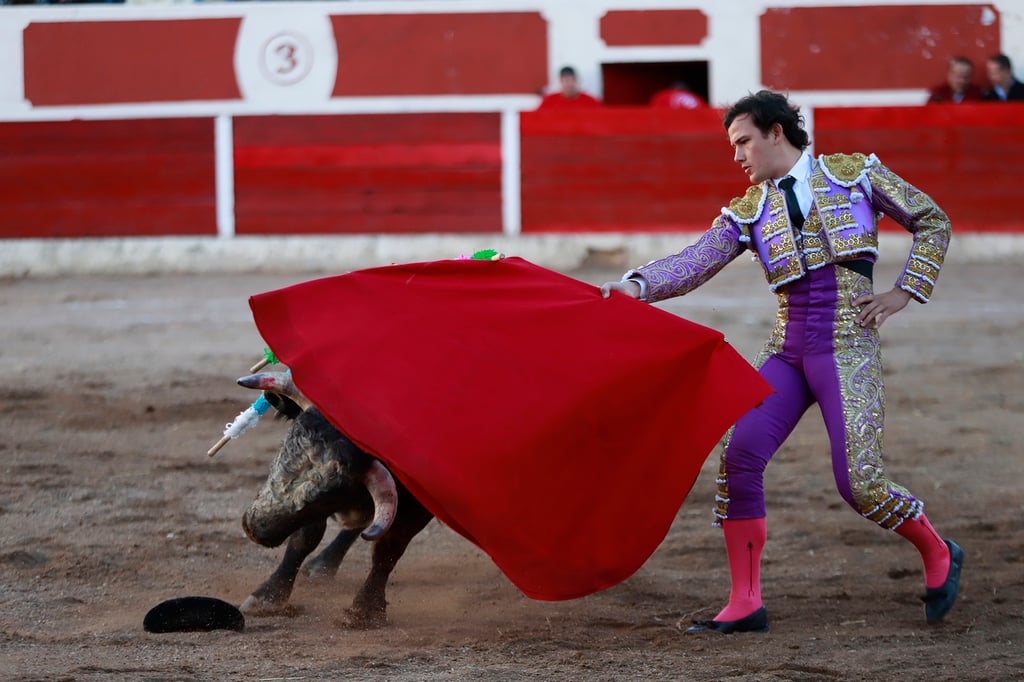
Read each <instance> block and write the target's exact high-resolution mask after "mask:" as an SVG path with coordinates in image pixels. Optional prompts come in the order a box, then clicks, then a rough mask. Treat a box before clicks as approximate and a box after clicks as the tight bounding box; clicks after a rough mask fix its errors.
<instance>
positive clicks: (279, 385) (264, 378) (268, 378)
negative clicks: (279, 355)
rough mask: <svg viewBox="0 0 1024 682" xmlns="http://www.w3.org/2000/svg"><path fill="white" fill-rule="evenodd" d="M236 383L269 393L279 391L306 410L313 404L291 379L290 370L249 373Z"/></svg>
mask: <svg viewBox="0 0 1024 682" xmlns="http://www.w3.org/2000/svg"><path fill="white" fill-rule="evenodd" d="M238 385H239V386H244V387H246V388H255V389H258V390H261V391H270V392H271V393H280V394H281V395H283V396H286V397H288V398H291V399H292V400H294V401H295V404H296V405H298V406H299V407H301V408H302V409H303V410H308V409H309V408H310V407H312V406H313V403H312V402H310V400H309V398H307V397H306V396H304V395H302V391H300V390H299V389H298V387H297V386H296V385H295V383H294V382H293V381H292V374H291V372H263V373H262V374H250V375H249V376H245V377H242V378H241V379H239V380H238Z"/></svg>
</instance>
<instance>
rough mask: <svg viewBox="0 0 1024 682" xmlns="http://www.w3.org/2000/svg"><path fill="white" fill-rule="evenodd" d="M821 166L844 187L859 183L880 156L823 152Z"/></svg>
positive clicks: (820, 159) (834, 180)
mask: <svg viewBox="0 0 1024 682" xmlns="http://www.w3.org/2000/svg"><path fill="white" fill-rule="evenodd" d="M818 161H820V162H821V168H822V170H823V171H824V172H825V175H827V176H828V177H829V178H831V179H832V181H833V182H835V183H836V184H839V185H842V186H843V187H853V186H854V185H857V184H859V183H860V182H861V181H862V180H863V179H864V177H865V176H866V175H867V174H868V169H869V168H871V166H873V165H875V164H876V163H878V157H877V156H875V155H874V154H872V155H871V156H868V155H866V154H861V153H856V154H828V155H826V154H822V155H821V156H819V157H818Z"/></svg>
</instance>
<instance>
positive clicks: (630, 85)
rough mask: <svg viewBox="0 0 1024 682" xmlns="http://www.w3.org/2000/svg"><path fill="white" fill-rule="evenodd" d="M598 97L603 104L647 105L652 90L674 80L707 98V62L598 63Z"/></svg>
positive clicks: (656, 89) (666, 86)
mask: <svg viewBox="0 0 1024 682" xmlns="http://www.w3.org/2000/svg"><path fill="white" fill-rule="evenodd" d="M601 78H602V80H603V82H604V95H603V97H602V99H603V100H604V103H605V105H607V106H619V107H642V106H647V104H648V103H649V102H650V101H651V96H652V95H654V93H656V92H658V91H659V90H662V89H664V88H668V87H670V86H672V85H673V84H675V83H685V84H686V85H687V87H688V89H689V90H690V91H691V92H694V93H696V94H698V95H700V96H701V97H703V98H704V100H705V101H707V100H708V63H707V62H638V63H629V64H602V65H601Z"/></svg>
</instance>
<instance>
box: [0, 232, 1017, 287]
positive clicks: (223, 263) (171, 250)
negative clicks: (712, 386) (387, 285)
mask: <svg viewBox="0 0 1024 682" xmlns="http://www.w3.org/2000/svg"><path fill="white" fill-rule="evenodd" d="M697 236H698V235H696V234H688V233H673V234H621V233H614V234H604V233H601V234H590V233H588V234H552V235H523V236H518V237H505V236H499V235H494V234H458V235H450V234H429V235H365V236H339V237H235V238H231V239H221V238H216V237H204V238H196V237H159V238H112V239H8V240H0V277H58V276H62V275H81V274H159V273H172V272H175V273H182V272H195V273H201V272H254V271H299V272H326V273H338V272H347V271H350V270H357V269H360V268H367V267H374V266H378V265H387V264H390V263H407V262H415V261H429V260H440V259H445V258H456V257H458V256H460V255H463V254H465V255H470V254H472V253H473V252H474V251H477V250H479V249H496V250H498V251H501V252H503V253H505V254H507V255H510V256H521V257H523V258H526V259H527V260H530V261H532V262H535V263H537V264H538V265H543V266H544V267H548V268H551V269H553V270H559V271H568V270H575V269H578V268H581V267H602V268H611V269H622V270H625V269H628V268H630V267H633V266H637V265H643V264H644V263H646V262H648V261H650V260H653V259H655V258H660V257H662V256H665V255H667V254H670V253H675V252H677V251H679V250H680V249H681V248H683V247H684V246H686V245H687V244H690V243H692V242H693V241H694V240H695V239H696V238H697ZM910 243H911V241H910V237H909V235H903V234H890V233H883V234H882V235H881V238H880V245H879V248H880V250H881V252H882V259H883V261H891V260H892V259H895V260H898V261H902V260H903V259H905V258H906V254H907V250H908V249H909V248H910ZM1022 256H1024V234H1010V235H1007V234H981V233H974V234H956V235H955V237H954V239H953V244H952V246H951V247H950V252H949V255H948V257H947V260H948V261H954V260H964V261H983V262H984V261H996V260H1009V259H1015V258H1020V257H1022Z"/></svg>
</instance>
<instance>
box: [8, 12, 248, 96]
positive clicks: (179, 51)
mask: <svg viewBox="0 0 1024 682" xmlns="http://www.w3.org/2000/svg"><path fill="white" fill-rule="evenodd" d="M241 23H242V20H241V19H239V18H227V19H185V20H180V21H172V20H166V21H123V20H121V21H67V22H32V23H31V24H29V25H28V26H27V27H26V28H25V32H24V38H23V40H24V50H25V97H26V99H28V100H29V101H31V102H32V104H33V105H35V106H37V107H38V106H52V105H61V104H65V105H66V104H105V103H110V102H174V101H180V100H221V99H222V100H233V99H240V98H241V93H240V92H239V90H238V84H237V83H236V82H235V67H234V51H235V38H236V36H237V34H238V27H239V25H241Z"/></svg>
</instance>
